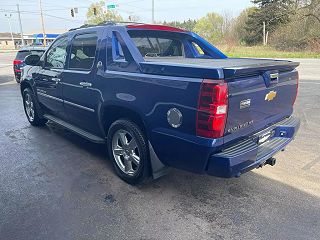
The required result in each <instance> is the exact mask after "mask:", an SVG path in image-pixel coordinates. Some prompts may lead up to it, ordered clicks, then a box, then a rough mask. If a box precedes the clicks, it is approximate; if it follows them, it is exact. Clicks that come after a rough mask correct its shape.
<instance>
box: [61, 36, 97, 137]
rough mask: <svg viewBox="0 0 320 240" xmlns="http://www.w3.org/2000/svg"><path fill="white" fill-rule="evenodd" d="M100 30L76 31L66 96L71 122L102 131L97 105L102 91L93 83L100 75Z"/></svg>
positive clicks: (66, 106) (69, 64)
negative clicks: (97, 75) (98, 43)
mask: <svg viewBox="0 0 320 240" xmlns="http://www.w3.org/2000/svg"><path fill="white" fill-rule="evenodd" d="M97 42H98V35H97V32H84V33H79V34H76V35H75V36H74V37H73V39H72V41H71V46H70V54H69V57H68V67H67V69H66V71H65V73H64V77H63V81H62V85H63V99H64V107H65V111H66V113H67V115H68V119H69V122H70V123H71V124H74V125H76V126H77V127H80V128H82V129H84V130H87V131H89V132H92V133H96V134H98V133H99V131H100V128H99V124H98V115H97V105H98V101H99V97H100V94H99V91H97V89H95V88H94V86H93V83H94V79H95V76H96V67H95V66H96V56H97V53H98V50H97Z"/></svg>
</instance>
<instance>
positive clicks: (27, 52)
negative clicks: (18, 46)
mask: <svg viewBox="0 0 320 240" xmlns="http://www.w3.org/2000/svg"><path fill="white" fill-rule="evenodd" d="M43 53H44V50H23V51H19V52H18V53H17V56H16V59H17V60H24V59H25V57H26V56H29V55H31V54H33V55H39V56H40V57H41V56H42V54H43Z"/></svg>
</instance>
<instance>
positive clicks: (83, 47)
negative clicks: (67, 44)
mask: <svg viewBox="0 0 320 240" xmlns="http://www.w3.org/2000/svg"><path fill="white" fill-rule="evenodd" d="M97 40H98V36H97V34H96V33H87V34H81V35H77V36H76V37H75V38H74V40H73V42H72V45H71V55H70V62H69V69H79V70H90V69H91V67H92V65H93V62H94V59H95V55H96V48H97Z"/></svg>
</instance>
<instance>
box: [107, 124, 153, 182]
mask: <svg viewBox="0 0 320 240" xmlns="http://www.w3.org/2000/svg"><path fill="white" fill-rule="evenodd" d="M147 142H148V141H147V139H146V137H145V136H144V134H143V132H142V130H141V129H140V128H139V127H138V126H137V125H136V124H135V123H133V122H132V121H130V120H126V119H119V120H117V121H115V122H114V123H112V124H111V126H110V128H109V131H108V137H107V147H108V153H109V157H110V159H111V160H112V163H113V166H114V168H115V171H116V173H117V175H118V176H119V177H120V178H121V179H122V180H124V181H125V182H127V183H129V184H131V185H136V184H141V183H143V182H144V181H146V180H147V179H148V178H149V176H150V156H149V150H148V145H147Z"/></svg>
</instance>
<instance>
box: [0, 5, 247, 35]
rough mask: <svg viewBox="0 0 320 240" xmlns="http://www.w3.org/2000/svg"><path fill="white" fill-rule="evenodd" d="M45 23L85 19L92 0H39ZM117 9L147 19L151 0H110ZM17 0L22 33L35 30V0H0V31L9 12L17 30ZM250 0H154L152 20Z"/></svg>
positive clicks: (235, 9) (222, 9)
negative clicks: (74, 11) (74, 12)
mask: <svg viewBox="0 0 320 240" xmlns="http://www.w3.org/2000/svg"><path fill="white" fill-rule="evenodd" d="M42 2H43V10H44V15H45V16H44V21H45V27H46V29H48V31H49V32H50V31H51V30H55V29H70V28H73V27H77V26H79V25H81V24H83V22H84V21H85V19H86V12H87V9H88V7H89V5H90V4H91V3H92V2H96V1H94V0H77V1H75V0H42ZM106 2H108V3H112V2H114V3H116V4H117V5H118V8H117V10H118V12H119V13H120V14H121V15H122V16H123V17H124V18H126V19H127V18H128V16H129V15H136V16H138V17H139V18H140V21H141V22H151V6H152V0H114V1H106ZM17 3H19V5H20V10H21V11H22V13H21V19H22V25H23V31H24V32H25V33H30V32H39V31H40V29H41V25H40V15H39V0H10V1H9V0H0V32H9V23H8V19H7V18H6V17H5V14H7V15H8V14H11V15H12V16H11V18H10V20H11V24H12V29H13V32H19V25H18V15H17V13H16V10H17V7H16V4H17ZM250 5H251V3H250V0H155V20H156V21H164V20H166V21H173V20H180V21H181V20H187V19H189V18H191V19H198V18H200V17H202V16H204V15H205V14H206V13H208V12H218V13H228V14H231V15H233V16H237V15H238V14H239V13H240V12H241V10H243V9H244V8H246V7H248V6H250ZM72 7H78V9H79V14H78V15H77V16H76V17H75V18H72V17H71V15H70V9H71V8H72Z"/></svg>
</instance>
